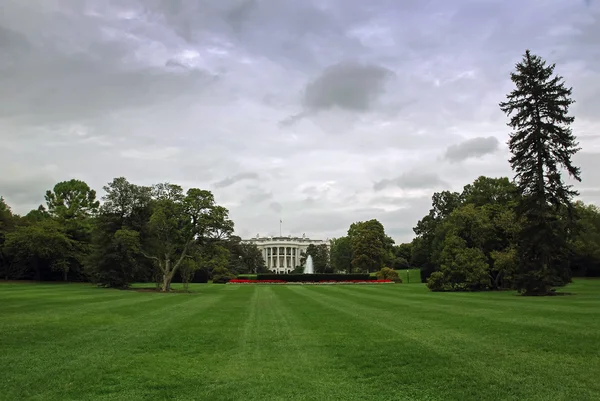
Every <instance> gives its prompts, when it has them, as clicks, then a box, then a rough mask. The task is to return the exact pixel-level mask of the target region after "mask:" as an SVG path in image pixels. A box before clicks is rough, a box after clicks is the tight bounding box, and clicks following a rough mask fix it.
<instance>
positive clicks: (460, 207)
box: [411, 177, 520, 291]
mask: <svg viewBox="0 0 600 401" xmlns="http://www.w3.org/2000/svg"><path fill="white" fill-rule="evenodd" d="M518 199H519V197H518V194H517V188H516V186H515V185H514V184H513V183H511V182H510V181H508V179H506V178H488V177H479V178H477V179H476V180H475V181H474V182H473V184H469V185H466V186H465V187H464V190H463V192H462V193H460V194H458V193H450V192H444V193H441V194H434V196H433V199H432V201H433V205H432V206H433V207H432V209H431V210H430V212H429V214H428V215H427V216H425V217H424V218H423V219H422V220H421V221H420V222H419V223H418V225H417V227H416V228H415V233H419V235H418V236H417V237H416V238H415V240H414V241H413V243H412V244H413V245H412V249H411V251H412V252H411V256H412V261H411V262H412V264H413V265H420V266H423V267H422V269H421V275H422V279H424V280H425V281H426V282H428V278H429V276H430V275H431V274H432V273H433V272H436V271H437V272H440V274H436V275H435V277H434V278H433V279H432V280H431V284H430V288H431V289H434V290H436V291H466V290H483V289H486V288H489V289H500V288H510V287H511V286H512V285H513V284H514V279H515V275H514V264H510V263H508V261H509V259H510V258H508V256H506V255H513V256H514V249H515V246H516V241H517V233H518V231H519V229H520V223H519V220H518V218H517V216H516V213H515V207H516V205H517V204H518ZM465 255H466V256H465ZM460 258H463V259H464V258H466V259H468V258H474V259H473V261H472V263H470V264H467V265H465V266H459V265H457V263H456V260H458V259H460ZM497 259H498V261H499V262H498V263H496V260H497ZM454 270H456V272H454ZM484 281H485V285H484Z"/></svg>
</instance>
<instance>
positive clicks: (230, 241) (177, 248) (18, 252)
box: [0, 177, 264, 291]
mask: <svg viewBox="0 0 600 401" xmlns="http://www.w3.org/2000/svg"><path fill="white" fill-rule="evenodd" d="M104 191H105V193H106V195H105V196H104V197H103V199H102V201H103V202H102V204H100V202H99V201H97V200H96V192H95V191H94V190H92V189H90V187H89V186H88V185H87V184H86V183H85V182H83V181H80V180H69V181H64V182H60V183H58V184H56V185H55V186H54V188H53V189H52V190H48V191H47V192H46V206H40V207H39V208H37V209H35V210H32V211H31V212H29V213H28V214H27V215H26V216H24V217H21V216H18V215H15V214H13V212H12V210H11V208H10V207H9V205H7V204H6V202H5V201H4V199H3V198H0V277H1V278H3V279H35V280H61V279H62V280H77V281H91V282H94V283H97V284H99V285H102V286H107V287H116V288H126V287H128V286H129V285H131V284H132V283H133V282H135V281H144V282H148V281H151V282H156V283H157V287H158V288H160V289H161V290H163V291H168V290H169V289H170V285H171V282H173V280H174V279H175V278H176V279H177V280H181V281H183V282H184V283H187V282H188V281H189V280H190V279H191V277H193V276H194V274H195V272H196V271H197V270H203V271H205V272H206V274H208V275H212V274H213V271H214V272H215V273H214V274H219V275H220V276H228V275H233V274H239V273H261V272H263V271H264V260H263V258H262V253H261V252H260V251H259V250H258V248H257V247H256V246H255V245H250V244H241V241H240V238H239V237H235V236H233V235H232V233H233V222H232V221H231V220H230V219H229V215H228V211H227V209H225V208H224V207H222V206H219V205H217V204H216V203H215V200H214V198H213V195H212V193H211V192H210V191H206V190H201V189H197V188H191V189H189V190H188V191H186V192H185V193H184V191H183V189H182V188H181V187H180V186H178V185H173V184H169V183H163V184H156V185H153V186H150V187H147V186H139V185H136V184H132V183H130V182H129V181H127V179H125V178H124V177H119V178H115V179H114V180H113V181H112V182H110V183H108V184H107V185H106V186H105V187H104Z"/></svg>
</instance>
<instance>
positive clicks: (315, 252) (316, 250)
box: [300, 244, 333, 273]
mask: <svg viewBox="0 0 600 401" xmlns="http://www.w3.org/2000/svg"><path fill="white" fill-rule="evenodd" d="M308 255H310V256H312V260H313V268H314V270H315V273H332V272H333V270H332V269H331V262H330V256H329V249H328V248H327V245H326V244H320V245H315V244H310V245H308V247H306V251H304V252H302V253H301V255H300V265H301V266H302V267H304V266H305V265H306V259H307V258H308Z"/></svg>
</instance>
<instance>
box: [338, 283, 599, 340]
mask: <svg viewBox="0 0 600 401" xmlns="http://www.w3.org/2000/svg"><path fill="white" fill-rule="evenodd" d="M346 288H347V287H346ZM337 289H338V290H340V291H344V288H343V287H342V288H340V287H338V288H337ZM348 291H349V292H352V293H353V294H354V293H356V292H361V296H363V297H366V298H369V299H373V300H376V301H381V302H387V303H391V304H394V305H397V307H398V308H402V309H410V308H415V307H416V308H418V309H419V310H420V312H422V313H423V315H422V316H426V313H425V312H427V313H431V314H433V315H436V314H439V313H445V314H451V315H455V317H457V318H463V317H474V318H477V319H480V323H481V325H482V326H486V325H487V324H490V325H495V324H497V323H501V324H502V327H505V326H507V325H519V326H523V327H524V329H525V330H530V329H532V330H536V331H535V333H539V330H538V329H539V328H543V329H545V330H547V331H552V332H556V333H555V334H557V335H567V336H571V335H574V334H575V335H577V334H588V333H590V329H592V328H596V329H598V330H599V331H600V311H599V310H598V308H596V310H595V311H594V312H593V313H592V312H590V313H588V314H587V315H593V317H592V319H591V320H590V319H589V316H586V319H578V318H579V317H578V316H577V315H578V314H577V313H576V311H577V310H578V308H579V307H578V306H575V305H570V306H569V307H568V308H567V309H565V310H561V311H544V312H543V313H541V311H540V310H539V309H538V308H536V304H530V305H529V306H528V307H526V308H514V307H513V305H512V304H510V303H509V304H507V303H506V302H505V300H506V297H503V296H502V295H503V294H498V295H499V296H498V298H497V300H496V302H493V303H485V304H483V305H476V306H480V307H474V306H473V305H472V303H471V302H464V301H463V299H462V298H458V299H457V298H455V295H456V294H454V293H446V294H433V295H432V296H431V298H429V300H428V301H427V300H425V299H418V300H414V299H413V298H411V297H409V296H405V294H401V295H400V294H398V293H396V294H394V293H391V292H388V291H386V292H383V291H378V290H377V289H373V288H371V289H348ZM332 293H334V292H332ZM557 298H558V297H557ZM554 301H557V302H560V301H558V300H557V299H556V298H555V299H554ZM562 301H563V302H565V301H566V300H565V299H564V298H562ZM549 302H550V301H549ZM481 320H483V321H481ZM578 320H579V321H578ZM486 321H488V322H486ZM590 323H591V324H592V327H591V326H590ZM588 351H589V350H588ZM598 351H599V352H600V343H599V344H598Z"/></svg>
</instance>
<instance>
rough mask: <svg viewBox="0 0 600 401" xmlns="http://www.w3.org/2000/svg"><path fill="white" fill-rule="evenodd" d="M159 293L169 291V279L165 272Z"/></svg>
mask: <svg viewBox="0 0 600 401" xmlns="http://www.w3.org/2000/svg"><path fill="white" fill-rule="evenodd" d="M161 291H162V292H167V291H171V277H169V274H168V273H167V272H165V273H164V274H163V282H162V288H161Z"/></svg>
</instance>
